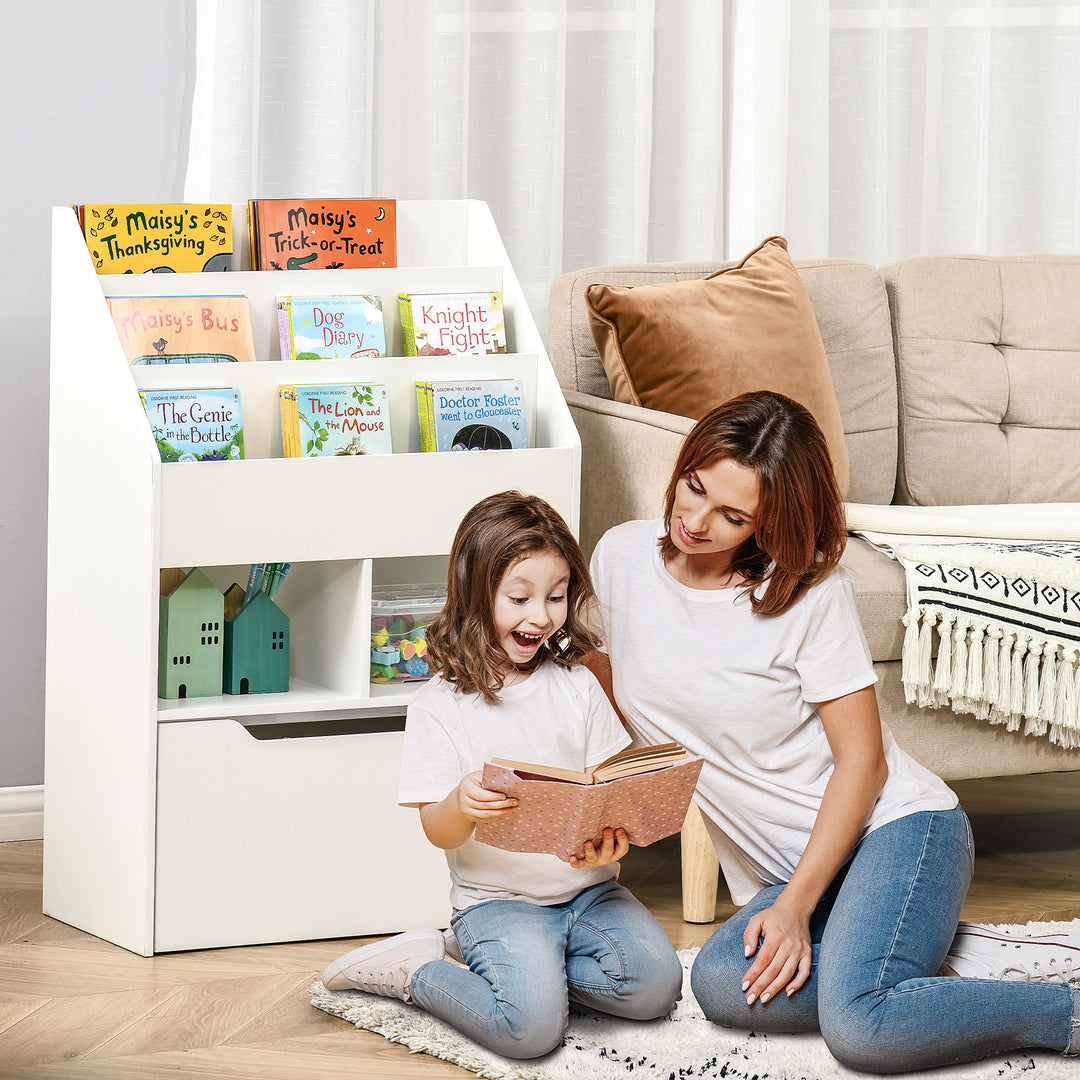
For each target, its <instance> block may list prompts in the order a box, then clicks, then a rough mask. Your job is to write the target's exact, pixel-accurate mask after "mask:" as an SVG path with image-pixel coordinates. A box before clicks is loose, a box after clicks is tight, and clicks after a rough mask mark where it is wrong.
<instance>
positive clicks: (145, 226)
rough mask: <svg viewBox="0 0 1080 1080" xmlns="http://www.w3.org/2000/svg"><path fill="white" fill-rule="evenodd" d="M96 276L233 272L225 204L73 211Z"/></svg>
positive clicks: (96, 206) (94, 206)
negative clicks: (92, 261)
mask: <svg viewBox="0 0 1080 1080" xmlns="http://www.w3.org/2000/svg"><path fill="white" fill-rule="evenodd" d="M74 210H75V213H76V215H77V216H78V219H79V227H80V228H81V229H82V233H83V236H84V237H85V238H86V246H87V248H89V250H90V255H91V257H92V258H93V260H94V267H95V269H96V270H97V272H98V273H99V274H151V273H170V272H171V273H176V274H196V273H200V272H214V271H224V270H232V268H233V226H232V207H231V206H230V205H228V204H226V203H167V204H165V205H164V206H162V205H160V204H158V203H147V204H139V203H115V204H113V205H111V206H110V205H108V204H106V203H83V204H80V205H77V206H75V207H74Z"/></svg>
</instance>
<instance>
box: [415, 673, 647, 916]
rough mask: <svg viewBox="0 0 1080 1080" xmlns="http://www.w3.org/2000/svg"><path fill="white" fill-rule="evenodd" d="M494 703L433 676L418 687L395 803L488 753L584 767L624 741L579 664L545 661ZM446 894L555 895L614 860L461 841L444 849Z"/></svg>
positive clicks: (536, 900)
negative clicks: (572, 858)
mask: <svg viewBox="0 0 1080 1080" xmlns="http://www.w3.org/2000/svg"><path fill="white" fill-rule="evenodd" d="M499 699H500V700H499V702H498V704H495V705H489V704H487V703H486V702H485V701H484V699H483V698H482V697H481V696H480V695H479V694H459V693H455V692H454V688H453V684H452V683H449V682H447V681H446V680H445V679H442V678H438V677H437V678H434V679H432V680H431V681H430V682H429V683H427V684H426V685H425V686H423V687H421V689H420V690H419V691H417V693H416V696H415V697H414V698H413V699H412V702H411V703H410V704H409V709H408V713H407V716H406V720H405V741H404V748H403V751H402V759H401V780H400V785H399V787H398V802H399V803H400V804H401V805H402V806H417V805H419V804H420V803H428V802H438V801H439V800H441V799H444V798H445V797H446V796H447V795H448V794H449V793H450V792H451V791H452V790H453V789H454V788H455V787H457V785H458V783H459V782H460V780H461V778H462V777H463V776H466V775H468V774H469V773H471V772H476V771H478V770H480V769H482V768H483V767H484V762H485V761H488V760H490V759H491V758H493V757H502V758H510V759H512V760H514V761H528V762H532V763H533V764H538V765H555V766H558V767H559V768H563V769H578V770H584V769H587V768H589V767H590V766H593V765H598V764H599V763H600V762H601V761H603V760H604V759H605V758H608V757H610V756H611V755H612V754H614V753H617V752H618V751H619V750H621V749H622V748H623V747H624V746H627V745H628V744H629V743H630V736H629V734H628V733H627V731H626V729H625V728H624V727H623V725H622V723H621V722H620V720H619V718H618V716H617V715H616V713H615V710H614V709H613V708H612V707H611V703H610V702H609V701H608V699H607V696H606V695H605V694H604V691H603V689H602V688H601V686H600V684H599V683H598V682H597V681H596V678H595V677H594V676H593V674H592V672H590V671H589V670H588V669H587V668H585V667H581V666H578V667H574V668H570V669H567V668H563V667H559V666H558V665H557V664H554V663H544V664H542V665H541V666H540V667H539V668H537V669H536V671H534V672H533V673H532V674H531V675H530V676H529V677H528V678H527V679H526V680H525V681H524V682H521V683H518V684H517V685H515V686H508V687H505V688H504V689H503V690H502V691H501V692H500V694H499ZM446 861H447V864H448V865H449V867H450V882H451V887H450V903H451V904H452V906H453V907H454V908H456V909H462V908H467V907H470V906H471V905H473V904H477V903H479V902H480V901H482V900H494V899H510V900H525V901H528V902H529V903H533V904H561V903H563V902H565V901H567V900H570V899H572V898H573V897H574V896H576V895H577V894H578V893H579V892H581V890H582V889H587V888H589V887H590V886H591V885H596V884H598V883H599V882H601V881H607V880H609V879H610V878H613V877H617V876H618V873H619V864H618V863H611V864H610V865H608V866H599V867H583V868H582V869H580V870H575V869H574V868H573V867H572V866H570V865H569V863H564V862H563V861H562V860H561V859H558V858H556V856H554V855H534V854H528V853H524V852H519V851H503V850H502V849H501V848H494V847H491V846H489V845H488V844H480V843H477V842H476V841H475V840H473V839H471V838H470V839H469V840H467V841H466V842H465V843H464V844H462V845H461V847H458V848H453V849H452V850H449V851H447V852H446Z"/></svg>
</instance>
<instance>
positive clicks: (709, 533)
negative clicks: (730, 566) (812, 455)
mask: <svg viewBox="0 0 1080 1080" xmlns="http://www.w3.org/2000/svg"><path fill="white" fill-rule="evenodd" d="M759 500H760V486H759V484H758V478H757V473H755V472H754V470H753V469H748V468H746V467H745V466H743V465H739V464H737V463H736V462H734V461H732V459H731V458H718V459H716V460H715V461H713V462H712V463H711V464H709V465H706V466H703V467H702V468H700V469H696V470H694V471H693V472H690V473H688V474H687V475H686V476H684V477H683V478H682V479H681V480H680V481H679V482H678V484H677V485H676V488H675V501H674V504H673V505H672V508H671V532H670V536H671V542H672V543H673V544H674V545H675V547H677V548H678V549H679V551H681V552H683V553H684V554H686V555H721V554H724V553H729V554H730V553H731V552H734V551H735V549H737V548H738V547H739V546H740V545H741V544H743V543H744V542H745V541H746V540H747V539H748V538H749V537H751V536H753V535H754V529H755V527H756V524H757V512H758V502H759Z"/></svg>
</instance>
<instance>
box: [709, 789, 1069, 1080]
mask: <svg viewBox="0 0 1080 1080" xmlns="http://www.w3.org/2000/svg"><path fill="white" fill-rule="evenodd" d="M972 860H973V854H972V844H971V831H970V829H969V827H968V823H967V818H966V817H965V815H964V812H963V810H961V809H960V808H959V807H957V808H956V809H954V810H934V811H922V812H919V813H914V814H910V815H909V816H907V817H904V818H900V819H899V820H897V821H893V822H890V823H889V824H887V825H882V826H881V827H880V828H878V829H876V830H874V832H872V833H870V834H869V835H868V836H867V837H865V838H864V839H863V840H862V841H861V843H860V844H859V845H858V847H857V848H856V849H855V853H854V855H853V856H852V858H851V860H850V861H849V863H848V865H847V866H846V867H845V868H844V869H843V870H842V871H841V872H840V873H839V874H838V875H837V879H836V881H834V882H833V884H832V886H831V887H830V888H829V890H828V892H827V893H826V895H825V896H824V897H823V898H822V900H821V902H820V903H819V904H818V906H817V908H816V909H815V911H814V914H813V917H812V919H811V922H810V936H811V940H812V942H813V966H812V969H811V973H810V977H809V979H808V980H807V982H806V983H805V985H804V986H803V987H802V988H801V989H799V990H797V991H796V992H795V993H794V994H793V995H792V996H791V997H790V998H789V997H788V996H787V995H786V994H784V993H779V994H777V995H776V997H774V998H772V999H771V1000H770V1001H768V1002H766V1003H765V1004H764V1005H763V1004H762V1003H761V1002H760V1001H758V1002H756V1003H755V1004H754V1005H747V1004H746V995H745V993H743V991H742V990H741V988H740V987H741V984H742V982H743V977H744V975H745V973H746V970H747V969H748V968H749V966H750V964H751V962H752V961H751V960H748V959H747V958H746V956H745V952H744V947H743V940H742V935H743V931H744V930H745V929H746V925H747V923H748V922H749V920H750V918H751V916H752V915H754V914H755V913H756V912H759V911H761V910H763V909H764V908H767V907H770V906H771V905H772V904H773V902H774V901H775V900H776V897H777V896H778V895H779V893H780V892H781V890H782V888H783V886H779V885H777V886H771V887H769V888H766V889H762V890H761V892H759V893H758V894H757V896H755V897H754V899H753V900H751V901H750V903H749V904H747V905H746V907H744V908H742V909H741V910H740V911H739V912H737V913H736V914H735V915H734V916H733V917H732V918H730V919H729V920H728V921H727V922H726V923H724V925H723V926H721V927H720V929H719V930H717V931H716V933H715V934H713V936H712V937H711V938H710V939H709V940H708V941H707V942H706V944H705V946H704V947H703V948H702V950H701V952H700V953H699V954H698V956H697V959H696V960H695V962H694V968H693V971H692V973H691V979H692V983H691V985H692V986H693V989H694V994H695V996H696V997H697V1000H698V1002H699V1004H700V1005H701V1008H702V1010H703V1011H704V1013H705V1015H706V1016H707V1017H708V1018H709V1019H710V1020H713V1021H714V1022H715V1023H718V1024H722V1025H724V1026H725V1027H733V1028H742V1029H752V1030H754V1031H765V1032H768V1031H773V1032H798V1031H820V1032H821V1034H822V1036H823V1037H824V1039H825V1042H826V1044H827V1045H828V1047H829V1050H830V1051H831V1052H832V1054H833V1056H834V1057H836V1058H837V1060H839V1061H840V1062H841V1063H842V1064H844V1065H846V1066H848V1067H849V1068H852V1069H862V1070H864V1071H866V1072H874V1073H895V1072H909V1071H912V1070H914V1069H925V1068H930V1067H932V1066H940V1065H948V1064H953V1063H958V1062H963V1061H973V1060H975V1059H977V1058H981V1057H987V1056H989V1055H991V1054H995V1053H999V1052H1001V1051H1003V1050H1009V1049H1013V1048H1016V1047H1035V1046H1042V1047H1051V1048H1054V1049H1058V1050H1062V1051H1065V1050H1069V1051H1070V1052H1072V1053H1075V1052H1077V1051H1080V1031H1074V1028H1075V1025H1074V1023H1073V1021H1072V1017H1073V1014H1074V996H1075V997H1076V1001H1077V1012H1078V1013H1080V992H1077V991H1073V990H1071V989H1070V988H1069V987H1068V986H1067V985H1064V984H1060V983H1056V984H1055V983H1027V982H997V981H994V980H991V979H960V978H947V977H944V976H941V975H940V974H939V973H940V971H941V962H942V960H944V958H945V955H946V953H947V952H948V949H949V946H950V945H951V943H952V939H953V935H954V933H955V930H956V924H957V921H958V920H959V918H960V907H961V905H962V904H963V901H964V897H965V895H966V894H967V889H968V885H969V884H970V881H971V871H972V865H973V861H972ZM1070 1039H1071V1040H1072V1044H1071V1045H1070Z"/></svg>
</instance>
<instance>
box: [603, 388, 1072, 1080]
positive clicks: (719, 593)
mask: <svg viewBox="0 0 1080 1080" xmlns="http://www.w3.org/2000/svg"><path fill="white" fill-rule="evenodd" d="M845 539H846V537H845V528H844V517H843V505H842V503H841V501H840V496H839V493H838V491H837V489H836V484H835V481H834V478H833V471H832V466H831V462H830V460H829V455H828V450H827V448H826V444H825V439H824V436H823V435H822V433H821V430H820V428H819V427H818V426H817V424H816V422H815V421H814V419H813V417H812V416H811V415H810V414H809V412H807V410H806V409H804V408H803V407H802V406H801V405H799V404H797V403H796V402H794V401H792V400H791V399H789V398H786V397H784V396H782V395H780V394H775V393H771V392H767V391H759V392H754V393H750V394H744V395H742V396H741V397H738V398H735V399H733V400H731V401H729V402H727V403H725V404H724V405H721V406H719V407H718V408H716V409H714V410H713V411H712V412H710V413H709V414H708V415H707V416H705V417H704V418H703V419H702V420H701V421H700V422H699V423H698V424H697V425H696V426H695V427H694V429H693V430H692V431H691V432H690V434H689V435H688V436H687V437H686V440H685V442H684V444H683V446H682V448H681V451H680V453H679V456H678V459H677V461H676V463H675V468H674V471H673V473H672V477H671V481H670V483H669V485H668V489H667V493H666V496H665V504H664V517H663V519H662V520H661V521H635V522H628V523H626V524H624V525H620V526H617V527H616V528H614V529H612V530H610V531H609V532H608V533H607V534H606V535H605V536H604V537H603V538H602V539H601V541H600V543H599V544H598V546H597V548H596V552H595V553H594V556H593V563H592V571H593V577H594V582H595V585H596V590H597V594H598V597H599V599H600V603H601V615H602V620H603V636H604V639H605V641H606V643H607V654H606V655H602V654H599V655H596V656H595V657H594V662H593V664H592V666H593V669H594V671H596V673H597V675H598V677H599V678H600V680H601V682H602V683H603V684H604V685H605V688H606V689H608V691H609V693H611V694H612V697H613V700H614V701H615V702H616V704H617V706H618V708H619V709H620V711H621V712H622V713H623V715H624V716H625V717H626V719H627V720H628V722H629V724H630V726H631V727H632V728H633V729H634V730H635V732H636V733H637V734H638V736H639V737H640V738H641V739H643V740H645V741H647V742H660V741H663V740H666V739H675V740H677V741H679V742H680V743H682V744H683V746H685V747H686V748H687V750H689V751H690V752H691V753H694V754H701V755H703V756H704V758H705V766H704V768H703V770H702V774H701V780H700V782H699V784H698V790H697V798H696V801H697V802H698V804H699V806H700V807H701V809H702V811H703V812H704V814H705V818H706V824H707V827H708V829H709V832H710V835H711V836H712V839H713V842H714V843H715V845H716V848H717V851H718V853H719V856H720V863H721V867H722V869H723V872H724V876H725V879H726V880H727V883H728V887H729V888H730V890H731V894H732V898H733V899H734V900H735V902H736V903H737V904H741V905H744V906H743V907H742V908H741V910H740V911H739V912H738V913H737V914H736V915H735V916H734V917H732V918H731V919H729V920H728V921H727V922H726V923H725V924H724V925H723V926H722V927H721V928H720V929H719V930H718V931H717V932H716V933H715V934H714V935H713V936H712V937H711V938H710V940H709V941H708V942H707V943H706V945H705V946H704V948H703V949H702V950H701V952H700V954H699V955H698V958H697V960H696V962H695V964H694V970H693V976H692V985H693V988H694V993H695V995H696V996H697V999H698V1001H699V1003H700V1005H701V1007H702V1009H703V1010H704V1012H705V1014H706V1016H708V1017H709V1018H710V1019H711V1020H713V1021H715V1022H716V1023H719V1024H723V1025H725V1026H729V1027H739V1028H747V1029H749V1028H753V1029H755V1030H758V1031H784V1032H796V1031H814V1030H820V1031H821V1033H822V1035H823V1037H824V1038H825V1040H826V1043H827V1044H828V1046H829V1049H830V1050H831V1051H832V1053H833V1054H834V1056H836V1057H837V1059H838V1060H840V1061H841V1062H842V1063H843V1064H845V1065H847V1066H849V1067H851V1068H855V1069H863V1070H867V1071H872V1072H882V1073H884V1072H901V1071H908V1070H912V1069H918V1068H928V1067H931V1066H936V1065H944V1064H948V1063H953V1062H960V1061H967V1060H973V1059H975V1058H979V1057H983V1056H986V1055H988V1054H992V1053H995V1052H997V1051H1000V1050H1004V1049H1008V1048H1011V1047H1017V1046H1046V1047H1055V1048H1057V1049H1059V1050H1062V1051H1063V1052H1066V1053H1069V1054H1072V1053H1077V1052H1080V1027H1078V1023H1077V1020H1076V1019H1074V1018H1075V1017H1078V1016H1080V991H1077V990H1073V989H1071V988H1070V987H1069V986H1068V985H1067V984H1066V983H1065V982H1063V981H1059V982H1008V981H996V980H992V979H974V978H953V977H948V976H947V975H943V974H941V972H942V965H943V962H945V960H946V957H947V956H948V959H949V962H950V970H953V968H954V967H955V970H956V971H957V972H958V973H959V974H966V973H967V972H968V971H973V970H982V968H980V966H979V964H980V961H981V960H985V961H986V963H985V964H984V965H983V967H985V970H986V972H987V973H989V972H990V971H991V970H992V969H993V958H992V956H986V955H985V953H986V951H987V950H988V949H989V950H991V951H992V950H995V949H999V948H1001V947H1002V941H1001V939H1000V938H994V937H990V938H983V937H980V936H979V935H977V934H975V933H973V932H971V929H972V928H965V930H966V931H968V932H965V933H962V934H957V924H958V919H959V916H960V908H961V905H962V903H963V900H964V896H965V894H966V892H967V888H968V884H969V882H970V879H971V871H972V859H973V853H972V843H971V833H970V829H969V827H968V822H967V818H966V817H965V815H964V813H963V810H962V809H961V808H960V807H959V806H958V805H957V799H956V796H955V795H954V794H953V793H952V791H950V790H949V788H948V787H946V786H945V784H944V783H943V782H942V781H941V780H939V779H938V778H937V777H936V776H934V775H933V774H932V773H930V772H929V771H928V770H926V769H924V768H923V767H922V766H920V765H919V764H917V763H916V762H915V761H914V760H913V759H912V758H910V757H909V756H908V755H907V754H905V753H904V752H903V751H902V750H900V749H899V747H898V746H897V745H896V743H895V741H894V740H893V738H892V735H891V734H890V733H889V732H888V730H887V729H885V728H884V727H883V725H882V723H881V720H880V717H879V715H878V711H877V702H876V698H875V696H874V687H873V684H874V682H875V676H874V672H873V667H872V664H871V660H870V655H869V651H868V649H867V647H866V642H865V640H864V638H863V635H862V631H861V628H860V625H859V621H858V617H857V615H856V613H855V606H854V598H853V594H852V589H851V585H850V583H849V581H848V579H847V577H846V575H845V574H844V573H843V571H842V570H840V569H838V565H837V564H838V563H839V560H840V556H841V554H842V553H843V549H844V544H845ZM658 657H662V658H663V660H662V661H661V660H658ZM954 937H955V939H956V944H955V945H954ZM1077 946H1080V941H1077V940H1073V941H1069V940H1065V939H1059V938H1054V939H1040V941H1039V942H1037V943H1035V944H1034V945H1031V946H1028V951H1027V952H1024V956H1025V957H1026V956H1028V954H1029V952H1030V950H1031V949H1036V950H1041V952H1040V955H1041V957H1042V960H1043V961H1044V965H1043V966H1044V969H1045V968H1049V967H1054V966H1057V969H1058V970H1062V971H1065V972H1066V974H1067V973H1068V971H1069V965H1068V960H1069V955H1070V950H1075V947H1077ZM950 947H952V948H953V950H954V951H953V953H950ZM1011 947H1012V943H1010V948H1011ZM1071 955H1080V954H1078V953H1076V952H1075V951H1072V952H1071ZM1051 960H1052V961H1053V965H1051V963H1050V961H1051Z"/></svg>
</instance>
